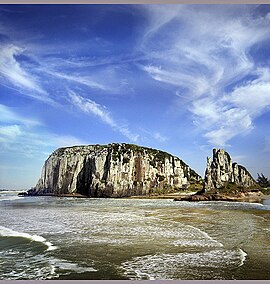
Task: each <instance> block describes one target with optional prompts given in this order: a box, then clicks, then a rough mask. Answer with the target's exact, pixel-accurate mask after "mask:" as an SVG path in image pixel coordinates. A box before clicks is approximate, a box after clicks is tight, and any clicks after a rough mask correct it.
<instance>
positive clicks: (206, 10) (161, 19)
mask: <svg viewBox="0 0 270 284" xmlns="http://www.w3.org/2000/svg"><path fill="white" fill-rule="evenodd" d="M161 8H163V9H161ZM174 8H175V9H174ZM255 8H256V7H255V6H252V5H251V6H246V5H241V6H233V5H227V6H226V5H221V6H218V7H217V5H204V6H199V7H198V6H196V5H195V6H193V5H181V9H178V8H177V6H171V7H170V8H167V7H166V6H151V5H150V6H147V7H145V9H146V10H147V12H148V16H149V17H150V20H149V25H148V26H147V27H146V29H145V35H144V36H143V37H142V38H143V40H142V43H141V46H140V51H141V52H143V53H144V54H145V55H146V57H147V58H148V62H150V64H145V65H143V66H141V69H142V70H144V71H145V72H146V73H148V74H149V75H150V76H151V77H152V78H153V79H154V80H157V81H160V82H164V83H166V84H170V85H172V86H175V87H177V91H176V92H175V93H176V96H177V97H178V98H179V100H181V99H185V104H187V105H186V107H187V109H188V110H189V111H190V112H191V114H193V120H194V123H195V125H196V126H197V127H198V128H199V129H201V131H202V132H203V135H204V137H205V138H206V139H207V140H208V141H209V142H210V143H211V144H214V145H215V146H225V145H226V144H227V142H228V141H229V140H230V139H232V138H233V137H235V136H237V135H243V134H246V133H249V131H250V130H252V129H253V128H254V127H255V125H254V119H255V118H256V117H258V116H259V115H261V114H262V113H263V112H265V111H267V110H268V107H269V105H270V76H269V73H270V72H269V69H268V68H261V66H258V65H257V64H256V61H255V60H253V58H252V56H251V54H250V50H251V48H252V47H253V46H254V45H255V44H259V43H260V42H263V41H264V40H267V39H270V33H269V26H270V19H269V17H268V16H265V17H263V16H262V15H260V16H254V14H253V12H254V9H255ZM249 75H252V77H250V78H254V77H253V76H254V75H257V77H258V78H257V79H250V81H249V82H246V81H243V79H244V78H245V77H247V76H249ZM233 84H235V85H236V86H235V87H234V88H233V90H231V89H230V86H232V85H233ZM187 98H188V99H187Z"/></svg>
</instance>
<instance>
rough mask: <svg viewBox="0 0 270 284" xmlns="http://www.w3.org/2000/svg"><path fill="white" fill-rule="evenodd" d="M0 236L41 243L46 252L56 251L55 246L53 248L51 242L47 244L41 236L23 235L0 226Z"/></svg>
mask: <svg viewBox="0 0 270 284" xmlns="http://www.w3.org/2000/svg"><path fill="white" fill-rule="evenodd" d="M0 236H2V237H18V238H25V239H29V240H32V241H34V242H39V243H43V244H44V245H46V246H47V251H51V250H55V249H57V247H56V246H54V245H53V244H52V243H51V242H48V241H47V240H46V239H45V238H43V237H42V236H38V235H30V234H28V233H23V232H17V231H14V230H12V229H9V228H6V227H2V226H0Z"/></svg>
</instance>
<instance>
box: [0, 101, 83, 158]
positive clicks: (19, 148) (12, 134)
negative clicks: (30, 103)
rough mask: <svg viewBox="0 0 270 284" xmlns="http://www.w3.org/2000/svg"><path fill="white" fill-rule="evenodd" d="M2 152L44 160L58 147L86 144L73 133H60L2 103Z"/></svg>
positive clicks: (0, 107) (0, 146)
mask: <svg viewBox="0 0 270 284" xmlns="http://www.w3.org/2000/svg"><path fill="white" fill-rule="evenodd" d="M0 142H1V143H0V154H6V153H8V155H9V156H10V157H11V156H16V157H18V158H19V157H31V158H40V159H42V160H44V159H45V158H46V157H47V155H48V154H49V153H50V152H51V151H52V150H54V149H55V148H58V147H64V146H72V145H74V144H76V145H80V144H86V141H82V140H81V139H79V138H77V137H74V136H72V135H59V134H56V133H52V132H50V131H48V130H47V129H46V126H45V125H44V124H43V123H42V122H40V121H38V120H37V119H34V118H31V117H25V116H22V115H18V114H17V112H16V111H15V110H14V109H13V108H11V107H7V106H4V105H2V104H0Z"/></svg>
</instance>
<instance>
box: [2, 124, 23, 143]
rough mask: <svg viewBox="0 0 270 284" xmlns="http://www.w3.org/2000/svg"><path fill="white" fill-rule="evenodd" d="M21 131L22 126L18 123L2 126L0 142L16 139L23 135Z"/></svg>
mask: <svg viewBox="0 0 270 284" xmlns="http://www.w3.org/2000/svg"><path fill="white" fill-rule="evenodd" d="M21 133H22V132H21V129H20V127H19V126H18V125H16V124H14V125H7V126H0V142H6V141H7V140H8V141H10V140H14V139H15V138H17V136H19V135H21Z"/></svg>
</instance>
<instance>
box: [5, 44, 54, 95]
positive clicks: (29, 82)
mask: <svg viewBox="0 0 270 284" xmlns="http://www.w3.org/2000/svg"><path fill="white" fill-rule="evenodd" d="M0 48H1V52H0V75H1V77H2V79H4V80H7V81H8V82H9V83H11V84H12V85H14V86H16V87H19V88H22V89H23V90H24V91H25V92H24V93H25V94H26V95H28V96H31V97H34V98H36V99H39V100H43V101H44V100H45V101H47V100H48V101H49V98H48V97H47V92H46V91H45V90H44V89H43V88H42V87H41V85H40V83H39V82H38V80H37V78H36V77H35V76H33V75H32V74H31V73H30V72H28V71H27V70H25V69H24V68H23V67H22V66H21V64H20V63H19V62H18V61H17V60H16V56H18V55H21V54H23V52H24V50H23V49H22V48H20V47H18V46H15V45H12V44H10V45H1V46H0Z"/></svg>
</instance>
